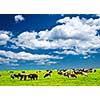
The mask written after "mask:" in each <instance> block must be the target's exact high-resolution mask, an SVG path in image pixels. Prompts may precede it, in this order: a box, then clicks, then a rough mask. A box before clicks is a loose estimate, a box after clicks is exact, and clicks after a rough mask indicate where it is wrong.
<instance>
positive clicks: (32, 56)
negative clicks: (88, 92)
mask: <svg viewBox="0 0 100 100" xmlns="http://www.w3.org/2000/svg"><path fill="white" fill-rule="evenodd" d="M0 56H4V57H7V58H10V59H16V60H41V59H62V58H61V57H59V56H52V55H44V54H41V55H39V54H31V53H27V52H24V51H23V52H19V53H14V52H12V51H4V50H0Z"/></svg>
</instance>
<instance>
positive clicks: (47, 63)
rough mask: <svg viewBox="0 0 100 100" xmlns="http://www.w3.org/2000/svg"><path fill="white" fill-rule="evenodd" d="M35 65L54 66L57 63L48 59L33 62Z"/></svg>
mask: <svg viewBox="0 0 100 100" xmlns="http://www.w3.org/2000/svg"><path fill="white" fill-rule="evenodd" d="M35 63H36V64H37V65H51V64H56V63H57V62H56V61H50V60H48V59H45V60H43V59H42V60H37V61H35Z"/></svg>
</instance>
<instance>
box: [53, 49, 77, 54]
mask: <svg viewBox="0 0 100 100" xmlns="http://www.w3.org/2000/svg"><path fill="white" fill-rule="evenodd" d="M54 53H56V54H66V55H70V54H71V55H78V53H77V52H75V51H72V50H64V51H54Z"/></svg>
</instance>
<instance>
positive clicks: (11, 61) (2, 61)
mask: <svg viewBox="0 0 100 100" xmlns="http://www.w3.org/2000/svg"><path fill="white" fill-rule="evenodd" d="M16 63H17V60H15V59H10V58H3V57H0V64H7V65H10V66H12V65H14V66H15V65H16V66H18V64H16Z"/></svg>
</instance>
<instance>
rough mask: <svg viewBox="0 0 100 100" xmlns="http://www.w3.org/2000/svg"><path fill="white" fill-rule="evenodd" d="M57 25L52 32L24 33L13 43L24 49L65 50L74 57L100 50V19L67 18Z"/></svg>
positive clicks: (59, 21)
mask: <svg viewBox="0 0 100 100" xmlns="http://www.w3.org/2000/svg"><path fill="white" fill-rule="evenodd" d="M57 23H60V25H59V24H58V25H56V26H55V27H53V28H52V29H51V30H45V31H40V32H38V33H37V32H23V33H21V34H20V35H19V36H18V37H17V38H16V39H13V42H14V43H15V44H16V46H20V47H22V48H30V49H39V48H41V49H64V50H66V52H65V51H64V52H62V53H65V54H74V55H76V54H78V55H79V54H81V55H88V54H89V53H94V52H96V49H98V48H100V36H99V35H97V33H98V30H100V18H97V19H93V18H90V19H85V18H81V19H80V18H79V17H78V16H77V17H72V18H70V17H65V18H62V19H59V20H58V21H57ZM37 36H38V38H37Z"/></svg>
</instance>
